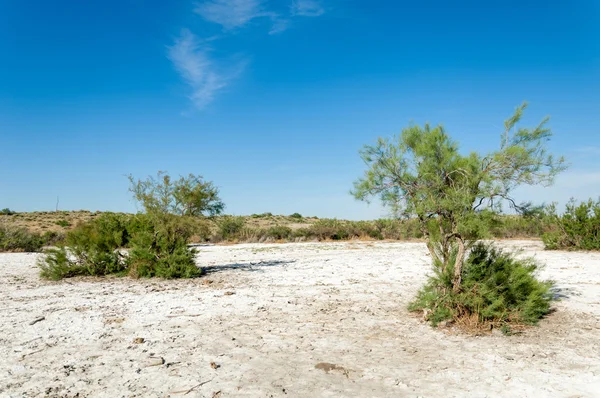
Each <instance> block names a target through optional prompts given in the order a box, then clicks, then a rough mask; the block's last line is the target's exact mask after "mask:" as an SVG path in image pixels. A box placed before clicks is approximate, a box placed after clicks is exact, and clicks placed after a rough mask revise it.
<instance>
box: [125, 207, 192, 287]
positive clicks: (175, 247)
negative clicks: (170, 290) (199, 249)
mask: <svg viewBox="0 0 600 398" xmlns="http://www.w3.org/2000/svg"><path fill="white" fill-rule="evenodd" d="M137 217H139V218H146V220H144V221H142V222H140V224H139V225H141V226H142V227H141V228H140V229H139V230H138V231H137V232H136V233H134V234H133V235H132V240H131V252H130V253H129V258H128V263H129V270H128V272H129V275H130V276H133V277H142V278H150V277H161V278H167V279H172V278H193V277H196V276H200V275H201V274H202V270H201V269H200V268H198V266H197V265H196V263H195V262H194V256H195V251H194V250H193V249H190V248H189V247H188V246H187V242H188V239H189V238H190V237H191V236H192V234H193V232H194V225H193V224H192V223H191V222H190V219H186V218H182V217H179V216H175V215H170V214H162V215H151V216H148V215H138V216H137Z"/></svg>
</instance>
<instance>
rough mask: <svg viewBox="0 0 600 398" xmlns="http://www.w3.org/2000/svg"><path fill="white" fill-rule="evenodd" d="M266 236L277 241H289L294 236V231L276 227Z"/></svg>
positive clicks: (268, 231)
mask: <svg viewBox="0 0 600 398" xmlns="http://www.w3.org/2000/svg"><path fill="white" fill-rule="evenodd" d="M264 236H265V237H267V238H270V239H275V240H284V239H289V238H290V237H291V236H292V229H291V228H289V227H286V226H283V225H276V226H273V227H270V228H269V229H267V230H266V231H265V233H264Z"/></svg>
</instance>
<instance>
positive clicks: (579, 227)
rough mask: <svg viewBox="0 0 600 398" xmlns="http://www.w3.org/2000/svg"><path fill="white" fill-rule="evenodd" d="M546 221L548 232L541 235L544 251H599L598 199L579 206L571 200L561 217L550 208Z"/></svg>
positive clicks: (553, 208)
mask: <svg viewBox="0 0 600 398" xmlns="http://www.w3.org/2000/svg"><path fill="white" fill-rule="evenodd" d="M546 221H547V224H548V231H547V232H545V233H544V234H543V235H542V241H543V242H544V245H545V247H546V249H549V250H557V249H577V250H600V199H598V200H596V201H594V200H592V199H590V200H588V201H586V202H582V203H580V204H577V203H576V202H575V201H574V200H571V201H569V203H568V204H567V206H566V208H565V212H564V213H563V214H562V215H558V213H557V211H556V206H554V205H553V206H550V207H549V208H548V209H547V213H546Z"/></svg>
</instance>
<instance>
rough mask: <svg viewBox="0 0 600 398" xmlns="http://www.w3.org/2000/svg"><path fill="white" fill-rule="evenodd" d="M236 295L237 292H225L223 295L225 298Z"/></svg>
mask: <svg viewBox="0 0 600 398" xmlns="http://www.w3.org/2000/svg"><path fill="white" fill-rule="evenodd" d="M234 294H235V292H225V293H223V295H224V296H233V295H234Z"/></svg>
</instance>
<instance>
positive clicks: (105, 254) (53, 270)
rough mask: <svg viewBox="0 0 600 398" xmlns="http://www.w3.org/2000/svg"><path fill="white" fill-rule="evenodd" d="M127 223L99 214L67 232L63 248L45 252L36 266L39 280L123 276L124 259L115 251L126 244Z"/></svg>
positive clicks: (124, 218)
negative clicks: (42, 278) (78, 276)
mask: <svg viewBox="0 0 600 398" xmlns="http://www.w3.org/2000/svg"><path fill="white" fill-rule="evenodd" d="M128 221H129V217H128V216H126V215H122V214H115V213H103V214H102V215H100V216H99V217H96V218H95V219H94V220H92V221H90V222H87V223H84V224H80V225H78V226H77V227H76V228H74V229H73V230H71V231H69V232H67V234H66V237H65V241H64V245H63V246H62V247H59V248H55V249H49V250H47V251H46V256H45V258H44V259H43V260H41V261H40V263H39V264H38V265H39V267H40V268H41V275H42V277H45V278H48V279H54V280H56V279H61V278H67V277H72V276H76V275H89V276H102V275H109V274H122V273H125V271H126V269H127V258H126V256H125V255H124V254H123V253H122V252H121V250H119V249H121V248H123V247H125V246H127V245H128V243H129V234H128V232H127V225H128Z"/></svg>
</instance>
